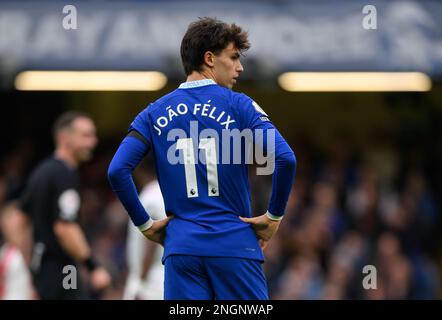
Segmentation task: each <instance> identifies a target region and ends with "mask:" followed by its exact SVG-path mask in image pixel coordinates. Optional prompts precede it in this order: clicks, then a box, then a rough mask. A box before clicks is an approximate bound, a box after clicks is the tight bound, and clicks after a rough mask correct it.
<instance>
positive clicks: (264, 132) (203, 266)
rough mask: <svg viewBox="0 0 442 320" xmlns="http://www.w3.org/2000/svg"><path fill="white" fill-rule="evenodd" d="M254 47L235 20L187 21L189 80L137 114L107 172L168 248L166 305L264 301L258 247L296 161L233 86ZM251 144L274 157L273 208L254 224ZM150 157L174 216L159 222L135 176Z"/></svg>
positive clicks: (269, 231)
mask: <svg viewBox="0 0 442 320" xmlns="http://www.w3.org/2000/svg"><path fill="white" fill-rule="evenodd" d="M249 47H250V44H249V41H248V39H247V33H246V32H244V31H243V30H242V29H241V27H239V26H238V25H236V24H227V23H224V22H222V21H219V20H216V19H212V18H203V19H199V20H197V21H195V22H193V23H191V24H190V25H189V28H188V30H187V31H186V33H185V35H184V38H183V40H182V43H181V58H182V62H183V65H184V70H185V73H186V75H187V81H186V82H185V83H182V84H181V85H180V86H179V87H178V88H177V89H176V90H174V91H173V92H171V93H169V94H167V95H165V96H163V97H162V98H160V99H159V100H157V101H155V102H154V103H152V104H151V105H150V106H149V107H148V108H146V109H145V110H143V111H142V112H141V113H140V114H139V115H138V116H137V117H136V118H135V120H134V121H133V122H132V124H131V125H130V127H129V130H128V135H127V136H126V137H125V138H124V140H123V141H122V143H121V145H120V146H119V148H118V150H117V152H116V154H115V156H114V158H113V159H112V161H111V163H110V166H109V170H108V175H109V180H110V184H111V185H112V188H113V190H114V191H115V192H116V193H117V195H118V197H119V199H120V200H121V202H122V203H123V205H124V207H125V208H126V210H127V211H128V213H129V215H130V217H131V219H132V221H133V222H134V224H135V225H136V226H138V228H139V229H140V231H141V232H142V233H143V234H144V235H145V236H146V237H147V238H148V239H150V240H152V241H154V242H158V243H161V244H164V255H163V263H164V265H165V281H164V298H165V299H166V300H187V299H192V300H193V299H196V300H212V299H217V300H250V299H261V300H267V299H268V289H267V284H266V279H265V276H264V273H263V270H262V263H263V261H264V256H263V252H262V249H264V248H265V246H266V245H267V243H268V241H269V240H270V238H271V237H272V236H273V235H274V233H275V232H276V231H277V229H278V227H279V224H280V221H281V219H282V217H283V215H284V211H285V207H286V204H287V199H288V195H289V193H290V190H291V187H292V184H293V179H294V175H295V167H296V158H295V156H294V153H293V151H292V150H291V149H290V147H289V145H288V144H287V143H286V141H285V140H284V139H283V138H282V136H281V135H280V134H279V132H278V131H277V130H276V129H275V127H274V125H273V124H272V122H271V121H270V119H269V118H268V116H267V115H266V114H265V112H264V111H263V110H262V109H261V107H260V106H259V105H258V104H257V103H256V102H254V101H253V100H252V99H251V98H249V97H248V96H246V95H244V94H240V93H236V92H234V91H232V90H231V89H232V87H233V85H234V84H235V83H236V81H237V79H238V77H239V75H240V74H241V72H242V71H243V66H242V65H241V62H240V57H241V53H242V52H243V51H245V50H247V49H248V48H249ZM238 133H241V134H242V133H243V134H244V136H247V134H248V133H251V134H252V141H251V142H250V140H249V141H248V142H247V141H246V139H243V140H241V141H240V142H241V143H236V144H235V143H231V142H232V141H231V138H232V137H234V136H237V135H238ZM269 137H270V139H269ZM272 137H273V138H272ZM251 147H252V149H253V150H257V149H258V150H262V152H263V154H266V155H267V156H268V157H269V158H270V159H273V160H274V161H273V162H272V161H269V162H272V163H273V165H274V170H273V171H272V172H273V180H272V184H273V189H272V195H271V199H270V203H269V207H268V211H267V212H266V213H265V214H263V215H259V216H257V217H253V218H252V217H251V204H250V190H249V183H248V166H249V164H250V162H249V161H247V160H246V159H250V157H247V155H250V152H249V150H251ZM149 151H152V152H153V155H154V159H155V163H156V171H157V176H158V180H159V184H160V187H161V192H162V194H163V197H164V203H165V208H166V212H167V215H168V217H167V219H164V220H161V221H153V220H152V219H151V218H150V216H149V212H146V210H145V209H144V208H143V206H142V205H141V203H140V200H139V199H138V196H137V190H136V188H135V185H134V183H133V180H132V176H131V174H132V172H133V170H134V168H135V167H136V166H137V165H138V164H139V163H140V161H141V160H142V159H143V157H144V156H145V155H146V154H148V152H149ZM232 152H233V153H232ZM256 159H257V157H256V156H255V160H256ZM256 162H258V161H256ZM272 172H270V173H272Z"/></svg>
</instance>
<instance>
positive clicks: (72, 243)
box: [53, 220, 111, 290]
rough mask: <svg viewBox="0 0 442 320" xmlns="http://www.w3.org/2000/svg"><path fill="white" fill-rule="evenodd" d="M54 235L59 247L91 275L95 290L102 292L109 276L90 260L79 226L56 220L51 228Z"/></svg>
mask: <svg viewBox="0 0 442 320" xmlns="http://www.w3.org/2000/svg"><path fill="white" fill-rule="evenodd" d="M53 229H54V234H55V236H56V237H57V240H58V242H59V244H60V245H61V247H62V248H63V249H64V251H65V252H67V253H68V254H69V255H70V256H71V257H72V258H74V259H75V260H76V261H78V262H80V263H83V264H84V265H85V266H86V268H87V269H88V270H89V272H90V275H91V283H92V286H93V287H94V289H95V290H102V289H104V288H106V287H108V286H109V285H110V281H111V279H110V275H109V274H108V272H107V271H106V270H105V269H104V268H103V267H100V266H98V265H97V264H96V263H95V261H94V259H93V258H92V253H91V249H90V247H89V244H88V242H87V240H86V237H85V235H84V233H83V230H82V229H81V227H80V225H79V224H78V223H76V222H71V221H64V220H57V221H56V222H55V223H54V226H53Z"/></svg>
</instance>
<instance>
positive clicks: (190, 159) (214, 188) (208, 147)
mask: <svg viewBox="0 0 442 320" xmlns="http://www.w3.org/2000/svg"><path fill="white" fill-rule="evenodd" d="M176 148H177V149H178V150H183V156H184V173H185V176H186V189H187V197H188V198H195V197H198V185H197V181H196V170H195V164H196V162H195V155H194V153H193V150H194V145H193V140H192V138H181V139H178V141H177V144H176ZM198 148H199V149H204V151H205V155H206V167H207V187H208V190H207V192H208V194H209V197H217V196H219V188H218V168H217V155H216V144H215V138H206V139H201V141H200V143H199V146H198Z"/></svg>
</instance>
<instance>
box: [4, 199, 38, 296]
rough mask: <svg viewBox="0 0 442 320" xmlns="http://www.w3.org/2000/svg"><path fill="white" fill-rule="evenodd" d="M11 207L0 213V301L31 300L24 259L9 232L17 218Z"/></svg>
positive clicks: (31, 289)
mask: <svg viewBox="0 0 442 320" xmlns="http://www.w3.org/2000/svg"><path fill="white" fill-rule="evenodd" d="M14 210H15V207H14V206H13V205H9V206H6V207H5V208H4V209H3V210H2V211H0V300H31V299H33V298H34V297H35V295H34V289H33V286H32V281H31V274H30V273H29V269H28V266H27V264H26V260H25V257H24V256H23V254H22V252H21V251H20V249H19V246H20V245H19V244H18V243H16V241H15V238H16V237H14V234H13V232H11V230H14V228H12V227H11V226H12V224H14V223H16V220H17V219H19V216H18V215H16V214H15V212H14Z"/></svg>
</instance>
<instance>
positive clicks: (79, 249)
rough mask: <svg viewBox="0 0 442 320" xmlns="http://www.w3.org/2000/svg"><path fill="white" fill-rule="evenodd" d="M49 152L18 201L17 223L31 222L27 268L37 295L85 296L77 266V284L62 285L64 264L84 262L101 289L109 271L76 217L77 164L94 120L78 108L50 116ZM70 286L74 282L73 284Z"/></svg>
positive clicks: (87, 149)
mask: <svg viewBox="0 0 442 320" xmlns="http://www.w3.org/2000/svg"><path fill="white" fill-rule="evenodd" d="M53 134H54V140H55V144H56V149H55V152H54V154H53V155H51V156H50V157H48V158H47V159H45V160H43V161H42V162H41V163H40V164H39V165H38V166H37V167H36V168H35V169H34V171H33V172H32V173H31V175H30V178H29V180H28V183H27V186H26V188H25V190H24V193H23V195H22V197H21V199H20V201H19V204H18V207H19V209H20V210H21V211H22V212H23V213H22V214H21V215H22V218H23V221H24V222H23V223H22V225H21V226H20V227H17V228H21V229H23V231H20V233H23V234H25V233H27V232H25V230H28V229H29V228H31V226H32V229H33V230H32V231H33V232H32V233H33V253H32V261H31V271H32V273H33V281H34V285H35V288H36V290H37V292H38V295H39V298H40V299H44V300H46V299H50V300H61V299H69V300H71V299H85V298H87V296H86V292H85V291H84V290H83V289H82V287H81V282H80V280H79V275H80V272H79V270H78V272H77V285H76V287H77V288H76V289H75V288H74V289H69V288H66V286H63V279H64V278H65V277H66V276H67V274H65V273H63V269H64V267H65V266H69V265H70V266H76V265H77V263H83V264H84V265H85V266H86V267H87V269H88V270H89V271H90V280H91V284H92V287H93V288H94V289H96V290H102V289H104V288H106V287H107V286H108V285H109V284H110V276H109V274H108V272H107V271H106V270H105V269H104V268H102V267H100V266H98V265H97V264H96V263H95V262H94V260H93V258H92V254H91V249H90V247H89V244H88V243H87V241H86V237H85V235H84V233H83V231H82V230H81V227H80V225H79V223H78V211H79V209H80V196H79V193H78V188H79V177H78V172H77V167H78V166H79V165H80V164H81V163H82V162H85V161H88V160H89V159H90V158H91V157H92V151H93V150H94V148H95V146H96V144H97V137H96V133H95V125H94V122H93V120H92V119H91V118H90V117H89V116H88V115H87V114H84V113H81V112H75V111H71V112H66V113H64V114H62V115H61V116H60V117H59V118H58V119H57V120H56V122H55V124H54V129H53ZM74 287H75V286H74Z"/></svg>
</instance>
